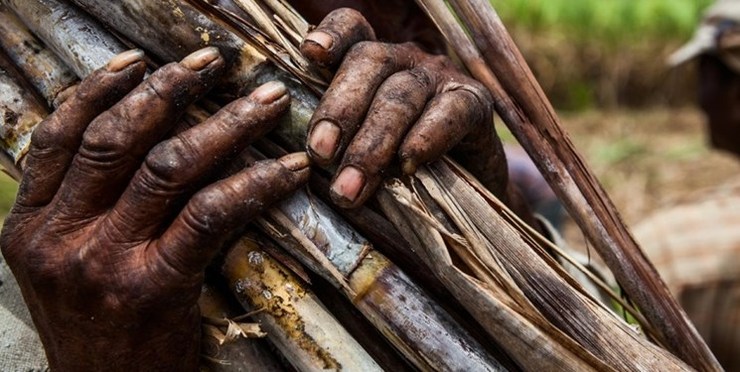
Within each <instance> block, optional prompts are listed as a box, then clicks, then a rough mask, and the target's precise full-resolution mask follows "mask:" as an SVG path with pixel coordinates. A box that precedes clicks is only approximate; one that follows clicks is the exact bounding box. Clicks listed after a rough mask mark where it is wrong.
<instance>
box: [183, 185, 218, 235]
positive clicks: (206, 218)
mask: <svg viewBox="0 0 740 372" xmlns="http://www.w3.org/2000/svg"><path fill="white" fill-rule="evenodd" d="M222 199H223V193H222V192H220V191H219V190H218V189H217V188H214V187H208V188H205V189H203V190H202V191H200V192H198V193H197V194H195V196H193V198H192V199H191V200H190V202H189V203H188V204H187V206H185V208H184V210H183V222H185V224H186V226H187V227H188V228H189V229H190V230H191V231H192V232H193V233H194V234H196V235H208V234H213V233H215V232H218V230H220V226H222V225H223V223H222V222H223V218H220V217H221V216H222V215H223V214H222V211H221V208H219V206H220V204H221V200H222Z"/></svg>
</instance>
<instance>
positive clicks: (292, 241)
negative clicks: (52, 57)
mask: <svg viewBox="0 0 740 372" xmlns="http://www.w3.org/2000/svg"><path fill="white" fill-rule="evenodd" d="M80 1H81V0H80ZM121 3H125V1H124V2H121ZM132 9H136V8H132ZM132 9H129V14H136V12H131V10H132ZM178 9H179V8H178ZM170 10H171V9H170ZM185 29H188V28H185ZM189 29H190V30H191V31H193V32H195V31H198V30H197V29H196V28H193V27H191V28H189ZM62 31H64V30H62ZM118 31H119V32H122V33H123V31H125V30H118ZM159 31H160V32H161V31H162V30H159ZM126 36H127V37H129V38H131V40H132V41H133V42H135V43H139V42H140V40H137V39H136V38H135V37H132V35H126ZM134 36H135V35H134ZM176 39H177V38H176ZM177 40H179V39H177ZM182 40H184V41H187V40H192V38H184V39H182ZM175 45H177V48H180V47H182V45H184V42H183V43H178V44H175ZM161 48H166V46H162V47H161ZM195 48H196V46H194V47H193V49H195ZM235 65H236V66H239V64H238V63H237V64H235ZM265 66H266V65H263V64H258V65H257V66H255V68H257V69H260V73H264V72H265V71H270V70H269V68H266V67H265ZM236 73H237V74H239V72H236ZM249 74H251V72H250V73H245V72H241V76H248V75H249ZM274 76H276V74H273V75H269V74H268V75H262V76H261V77H259V78H255V79H253V80H259V79H265V78H271V77H274ZM296 89H297V88H295V86H294V87H293V90H295V91H296V92H297V94H295V95H294V100H296V99H297V100H299V101H301V100H302V99H301V98H303V96H305V97H310V94H308V93H306V90H305V89H297V90H296ZM301 94H303V96H301ZM296 97H299V98H296ZM315 102H316V99H315V98H313V99H307V100H306V101H302V105H303V108H305V109H304V110H303V111H300V112H299V114H298V115H297V116H293V117H290V119H291V120H292V122H291V123H290V125H289V126H288V128H289V129H288V130H287V131H284V132H283V135H284V137H283V138H284V140H286V142H288V143H291V144H292V145H293V146H295V145H296V144H297V146H302V145H303V143H302V141H304V140H305V124H306V122H307V119H308V118H309V117H310V108H311V107H312V104H313V105H315ZM284 133H287V135H285V134H284ZM395 202H396V203H401V204H402V203H403V202H402V201H401V200H400V199H398V198H396V201H395ZM310 204H315V203H314V202H313V201H312V202H311V203H310ZM277 212H279V213H276V212H275V210H273V211H271V214H270V217H271V218H272V219H273V221H271V225H270V226H271V229H272V231H273V232H279V235H276V236H278V237H279V238H280V239H279V240H278V241H279V242H280V243H283V244H284V245H286V247H287V248H291V249H293V251H294V253H295V254H296V255H297V256H298V257H299V258H301V259H302V260H303V261H304V262H305V263H309V264H312V265H313V268H314V269H315V270H316V271H317V272H319V273H321V274H323V275H324V276H325V277H326V278H327V279H328V280H330V281H332V282H333V284H334V285H335V286H337V287H338V288H341V289H342V291H343V293H345V295H347V296H348V297H350V298H351V299H352V300H354V301H355V302H356V303H357V304H358V305H357V306H358V308H359V309H360V310H361V311H363V313H365V314H366V316H368V318H370V320H371V321H373V322H374V323H375V324H376V326H377V327H378V328H379V329H380V330H381V332H383V333H384V334H385V335H386V337H388V338H389V339H391V340H392V341H395V342H396V346H397V347H398V348H399V349H401V350H402V351H404V352H405V353H406V354H407V355H408V356H409V357H410V358H411V359H412V360H413V361H414V362H415V363H416V364H417V366H418V367H419V368H424V369H432V368H442V369H444V368H450V369H451V368H455V366H464V367H463V368H472V367H471V365H473V366H477V367H480V366H488V367H490V368H497V367H498V366H497V365H496V363H495V361H492V360H489V359H490V358H488V356H486V355H480V353H479V350H480V349H481V348H480V347H479V346H478V350H475V347H476V346H475V343H474V342H473V343H468V341H467V339H465V340H464V341H461V347H462V348H463V349H464V348H465V347H472V348H473V349H474V350H472V351H470V350H468V351H467V352H468V354H465V353H464V352H465V350H463V353H462V354H459V355H458V354H455V355H453V356H452V357H449V355H450V354H445V353H449V352H450V351H449V350H446V349H449V348H450V346H449V345H455V344H454V343H452V344H450V343H447V342H442V343H440V344H441V345H442V347H443V349H442V350H441V351H440V349H439V346H440V344H435V343H433V342H430V341H429V340H427V339H424V338H433V337H435V335H439V334H445V332H447V329H453V330H455V332H458V331H457V329H458V328H459V327H457V326H456V325H454V322H448V321H447V320H448V319H449V317H447V318H444V317H445V314H444V312H442V311H439V310H437V309H436V308H435V306H436V304H434V303H433V301H431V300H429V299H428V298H425V295H423V293H422V292H421V291H420V290H419V289H418V287H414V285H413V284H409V283H410V281H409V280H408V278H407V277H405V276H404V275H403V274H402V273H401V272H400V271H399V270H398V269H397V268H395V267H394V266H393V265H391V264H390V263H389V261H388V260H387V259H386V258H385V257H383V256H382V255H379V254H377V253H376V252H372V251H371V250H364V249H363V250H359V251H358V252H359V253H357V254H355V257H354V258H352V259H350V260H342V261H341V262H336V264H335V263H334V262H333V261H332V259H333V257H328V256H327V255H326V254H325V252H324V251H322V250H321V249H320V248H324V247H322V246H321V245H320V244H316V242H314V241H313V240H312V239H314V238H316V230H315V229H313V230H306V231H302V226H301V223H302V222H301V220H299V219H297V218H296V216H299V214H294V215H293V217H291V213H290V210H287V211H285V210H283V211H281V210H279V209H278V210H277ZM321 213H324V212H321ZM330 221H332V219H330ZM332 224H333V222H332ZM265 226H267V225H265ZM303 227H305V226H303ZM322 228H325V226H324V227H322ZM268 231H269V230H268ZM322 231H323V230H322ZM326 252H329V251H326ZM478 253H481V252H478ZM347 263H349V264H347ZM479 270H481V272H483V271H485V267H482V266H481V267H479ZM441 272H443V273H445V274H446V275H447V274H449V275H452V274H450V273H451V272H452V273H454V271H452V270H451V269H449V268H447V269H445V270H442V271H441ZM464 275H466V274H464V273H462V272H460V273H459V276H460V277H461V278H464ZM502 275H503V274H502ZM446 283H447V285H448V288H449V289H450V290H451V291H453V292H456V293H463V294H467V295H468V297H467V298H466V299H467V300H468V301H470V303H471V304H478V305H484V306H479V307H473V308H472V311H471V313H473V314H474V315H476V314H477V318H478V320H479V322H482V324H484V326H486V327H487V328H488V330H489V331H490V333H491V334H493V335H494V336H495V335H496V333H497V332H502V333H503V334H504V335H506V336H508V337H513V338H514V339H515V341H511V342H510V346H511V348H512V349H516V348H519V352H524V351H525V350H529V349H528V348H527V346H530V348H531V347H532V345H536V347H538V348H542V350H544V351H543V354H545V355H544V356H540V357H539V359H537V360H538V363H539V364H532V366H539V367H545V366H546V365H547V362H548V361H559V363H558V364H555V365H559V366H563V367H574V368H581V367H582V368H597V369H603V368H605V364H604V363H603V362H602V361H600V359H598V358H596V357H595V356H594V355H593V354H591V353H590V352H588V351H584V350H583V348H579V347H577V345H576V346H574V345H573V341H572V340H570V339H569V338H567V337H564V336H562V335H560V334H559V333H558V332H557V331H556V330H555V329H554V327H553V326H551V325H550V326H548V324H546V323H545V322H544V321H543V320H542V319H541V318H540V317H538V316H536V315H533V314H534V312H533V311H529V312H528V313H527V312H525V315H521V314H519V313H517V312H516V311H523V310H522V308H521V305H516V303H515V302H513V301H512V300H506V301H503V302H502V301H498V305H497V301H495V300H491V299H490V298H489V299H487V300H476V298H475V297H472V296H473V295H475V294H478V293H485V291H491V289H489V288H486V285H490V283H484V285H481V284H480V283H472V284H471V282H467V281H464V280H457V281H455V280H453V281H448V282H446ZM394 288H402V293H398V292H395V293H393V292H392V291H391V290H392V289H394ZM481 288H482V289H483V290H482V289H481ZM509 289H511V288H509ZM484 290H485V291H484ZM389 293H390V295H389ZM409 293H410V294H412V295H413V296H415V297H414V298H413V300H410V301H406V302H405V303H404V301H400V303H399V302H398V301H396V302H393V301H391V302H390V303H389V302H387V301H388V300H389V299H393V298H395V299H397V300H398V299H402V298H404V299H405V298H406V296H407V295H408V294H409ZM497 294H498V293H497ZM489 297H490V296H489ZM516 297H517V298H518V299H519V300H521V299H522V298H523V295H518V296H516ZM461 298H462V296H461ZM384 301H386V302H384ZM406 305H408V307H406ZM507 306H508V307H511V308H512V309H513V310H515V311H513V312H512V311H509V312H504V311H503V310H501V309H505V307H507ZM399 308H400V309H401V310H400V311H399ZM414 308H416V310H417V312H414V311H413V310H414ZM420 308H424V309H426V310H432V313H431V314H434V315H432V316H431V317H430V316H428V314H426V313H423V312H422V313H421V314H420V313H419V312H418V309H420ZM487 309H494V310H495V311H497V312H498V313H497V314H496V315H497V316H498V317H497V319H498V320H502V321H508V322H511V325H505V326H498V327H497V326H494V325H491V323H490V321H489V322H488V323H483V320H485V317H484V315H486V314H488V312H487V311H488V310H487ZM406 312H408V314H400V315H399V313H406ZM437 314H440V315H437ZM439 317H441V318H439ZM522 319H526V321H522ZM408 324H414V325H415V326H416V325H419V324H423V325H425V326H426V325H427V324H431V325H432V327H430V328H432V330H431V331H430V332H422V333H421V335H422V336H421V338H422V339H421V340H418V341H420V344H419V343H417V344H411V343H408V340H407V339H405V338H406V337H410V336H414V337H417V338H419V334H418V330H416V329H413V330H409V329H408ZM438 324H439V325H441V330H440V328H434V327H437V325H438ZM533 325H536V326H538V327H540V328H543V329H546V330H547V331H546V332H543V331H541V330H537V328H533ZM448 326H449V328H446V327H448ZM415 333H417V334H415ZM455 334H457V333H455ZM463 334H464V332H463ZM399 335H400V336H399ZM430 335H431V336H430ZM543 335H544V336H543ZM499 336H500V335H499ZM545 336H546V337H545ZM534 341H539V342H538V343H536V342H534ZM418 345H422V346H424V347H426V348H425V349H424V350H423V351H421V352H419V351H418V350H416V348H417V347H418ZM471 345H472V346H471ZM553 345H555V346H553ZM557 345H559V346H557ZM445 348H446V349H445ZM452 348H453V349H454V348H457V346H453V347H452ZM570 348H572V349H573V350H576V353H577V354H578V355H577V356H576V357H573V354H574V352H573V351H571V349H570ZM550 353H554V354H558V355H560V354H562V355H565V357H562V356H555V357H553V356H551V355H550V356H548V354H550ZM440 355H444V356H445V358H448V357H449V358H448V359H449V360H441V361H439V360H438V359H437V358H439V356H440ZM459 358H467V360H460V359H459ZM520 358H522V359H526V355H525V356H520ZM533 359H535V358H533ZM566 360H568V361H567V362H566ZM430 361H433V362H434V363H431V362H430ZM437 362H442V363H446V364H443V365H435V364H436V363H437ZM456 363H457V364H456ZM465 366H467V367H465Z"/></svg>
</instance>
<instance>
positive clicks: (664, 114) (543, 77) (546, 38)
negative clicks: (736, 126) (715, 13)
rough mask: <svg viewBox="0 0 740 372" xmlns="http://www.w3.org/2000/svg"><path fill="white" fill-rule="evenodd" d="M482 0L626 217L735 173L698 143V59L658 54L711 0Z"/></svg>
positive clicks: (672, 45)
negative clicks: (677, 61)
mask: <svg viewBox="0 0 740 372" xmlns="http://www.w3.org/2000/svg"><path fill="white" fill-rule="evenodd" d="M491 1H492V4H493V5H494V8H495V9H496V10H497V11H498V13H499V15H500V16H501V18H502V19H503V20H504V23H505V24H506V26H507V27H508V28H509V31H510V32H511V34H512V36H513V38H514V40H515V41H516V43H517V44H518V45H519V48H520V49H521V50H522V53H523V54H524V56H525V58H526V59H527V61H528V63H529V64H530V67H531V68H532V70H533V71H534V72H535V75H536V76H537V78H538V80H539V82H540V84H541V85H542V86H543V88H544V90H545V92H546V93H547V95H548V97H549V98H550V100H551V101H552V102H553V104H554V105H555V107H556V108H557V109H558V111H559V113H560V118H561V119H562V121H563V124H564V126H565V127H566V129H567V131H568V132H569V133H570V135H571V138H572V139H573V142H574V143H575V145H576V147H577V148H578V150H579V151H580V152H581V154H582V155H583V156H584V157H585V158H586V160H587V162H588V163H589V165H590V166H591V167H592V169H593V170H594V172H595V173H596V174H597V176H598V177H599V178H600V180H601V182H602V183H603V185H604V186H605V188H606V189H607V191H608V192H609V195H610V196H611V197H612V199H613V200H614V202H615V204H616V205H617V207H618V208H619V210H620V212H621V214H622V216H623V218H624V219H625V222H627V223H628V225H634V224H636V223H637V222H639V221H640V220H641V219H643V218H645V217H647V215H648V214H649V213H650V212H652V211H655V210H657V209H660V208H661V207H666V206H670V205H671V204H675V202H676V201H678V199H681V200H684V199H686V198H691V197H692V195H694V194H698V193H701V190H703V189H706V188H708V187H711V186H714V185H718V184H721V183H726V182H728V181H731V180H732V179H733V178H737V177H735V175H737V174H740V164H739V163H738V162H737V161H736V160H735V159H734V158H733V157H732V156H730V155H726V154H724V153H720V152H717V151H713V150H710V149H709V148H708V146H707V138H706V135H705V132H704V125H705V121H704V120H705V119H704V116H703V114H702V113H701V112H700V111H699V109H698V107H697V104H696V97H697V86H696V69H697V66H696V65H695V64H694V63H688V64H686V65H683V66H680V67H677V68H674V69H671V68H669V67H668V66H667V65H666V62H665V60H666V58H667V56H668V55H669V54H670V53H671V52H673V51H675V50H676V49H677V48H678V47H680V46H681V45H682V44H683V43H685V42H687V41H688V40H689V39H690V38H691V36H692V35H693V33H694V30H695V28H696V26H697V24H698V22H699V20H700V18H701V15H702V12H703V10H704V9H705V8H706V7H707V6H709V5H711V4H712V2H713V1H712V0H575V1H573V0H491ZM498 128H499V131H501V132H505V129H504V128H505V127H504V125H502V124H500V121H499V124H498ZM503 136H504V138H505V140H506V141H513V139H512V138H511V137H510V135H509V134H506V133H505V134H504V135H503ZM565 235H566V238H567V241H568V242H570V243H571V244H576V245H577V244H578V242H584V241H585V239H584V238H583V236H582V235H581V233H580V232H579V231H577V230H576V229H575V228H574V227H573V225H568V224H567V223H566V226H565Z"/></svg>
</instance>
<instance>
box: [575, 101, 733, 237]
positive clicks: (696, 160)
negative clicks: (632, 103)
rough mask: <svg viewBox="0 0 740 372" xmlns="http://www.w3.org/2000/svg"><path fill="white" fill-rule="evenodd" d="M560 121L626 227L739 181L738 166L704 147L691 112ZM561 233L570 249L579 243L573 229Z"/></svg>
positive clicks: (587, 115) (619, 113) (700, 119)
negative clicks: (715, 188) (694, 197)
mask: <svg viewBox="0 0 740 372" xmlns="http://www.w3.org/2000/svg"><path fill="white" fill-rule="evenodd" d="M561 119H562V121H563V125H564V126H565V127H566V129H567V131H568V132H569V133H570V135H571V138H572V140H573V142H574V144H575V145H576V147H577V148H578V149H579V151H580V152H581V154H582V155H583V156H584V157H585V159H586V161H587V163H588V164H589V165H590V166H591V167H592V169H593V171H594V172H595V174H596V175H597V177H598V178H599V179H600V180H601V182H602V184H603V185H604V187H605V189H606V190H607V192H608V193H609V195H610V196H611V198H612V200H613V201H614V203H615V205H616V206H617V208H618V209H619V211H620V213H621V215H622V217H623V219H624V221H625V222H626V223H627V224H628V225H634V224H636V223H638V222H639V221H640V220H641V219H643V218H645V217H647V216H648V215H649V214H650V213H651V212H653V211H656V210H658V209H660V208H666V207H669V206H670V205H671V204H673V203H675V202H676V201H678V200H681V199H685V198H690V197H692V195H696V194H697V193H701V192H702V190H706V189H707V188H711V187H712V186H714V185H719V184H722V183H726V182H735V181H737V180H738V179H740V176H739V175H740V162H738V160H737V159H736V158H735V157H733V156H731V155H729V154H726V153H722V152H718V151H714V150H711V149H709V147H708V146H707V143H706V136H705V133H704V116H703V115H702V114H701V112H700V111H699V110H698V109H697V108H694V107H684V108H652V109H649V110H640V111H630V110H612V111H589V112H583V113H577V114H567V113H566V114H561ZM565 230H566V232H565V235H566V239H567V240H568V241H569V242H570V243H571V244H574V245H579V243H583V242H584V237H583V236H582V234H581V233H580V231H578V230H577V228H576V227H575V226H574V225H573V224H567V225H566V229H565Z"/></svg>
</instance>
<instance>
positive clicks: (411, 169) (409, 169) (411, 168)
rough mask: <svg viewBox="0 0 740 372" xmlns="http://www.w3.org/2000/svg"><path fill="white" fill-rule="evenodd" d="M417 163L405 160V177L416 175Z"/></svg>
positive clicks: (402, 165) (402, 163) (403, 167)
mask: <svg viewBox="0 0 740 372" xmlns="http://www.w3.org/2000/svg"><path fill="white" fill-rule="evenodd" d="M416 168H417V167H416V162H415V161H413V160H411V159H404V160H403V161H401V170H402V171H403V174H405V175H409V176H410V175H412V174H414V173H416Z"/></svg>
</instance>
